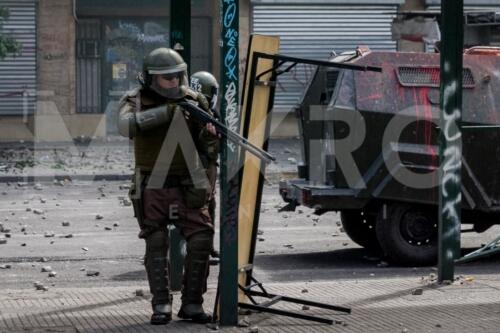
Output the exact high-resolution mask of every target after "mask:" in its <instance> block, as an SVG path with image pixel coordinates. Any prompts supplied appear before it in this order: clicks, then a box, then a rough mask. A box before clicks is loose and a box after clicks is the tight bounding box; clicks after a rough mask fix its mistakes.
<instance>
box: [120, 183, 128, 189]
mask: <svg viewBox="0 0 500 333" xmlns="http://www.w3.org/2000/svg"><path fill="white" fill-rule="evenodd" d="M119 188H120V190H130V184H122V185H120V187H119Z"/></svg>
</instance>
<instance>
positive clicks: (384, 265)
mask: <svg viewBox="0 0 500 333" xmlns="http://www.w3.org/2000/svg"><path fill="white" fill-rule="evenodd" d="M388 266H389V263H387V262H385V261H381V262H379V263H378V264H377V267H378V268H385V267H388Z"/></svg>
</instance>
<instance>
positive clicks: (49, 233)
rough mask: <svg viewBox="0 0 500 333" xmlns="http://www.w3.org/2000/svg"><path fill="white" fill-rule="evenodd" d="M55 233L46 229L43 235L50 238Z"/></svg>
mask: <svg viewBox="0 0 500 333" xmlns="http://www.w3.org/2000/svg"><path fill="white" fill-rule="evenodd" d="M55 235H56V234H55V233H54V232H53V231H46V232H45V234H44V235H43V236H44V237H46V238H51V237H54V236H55Z"/></svg>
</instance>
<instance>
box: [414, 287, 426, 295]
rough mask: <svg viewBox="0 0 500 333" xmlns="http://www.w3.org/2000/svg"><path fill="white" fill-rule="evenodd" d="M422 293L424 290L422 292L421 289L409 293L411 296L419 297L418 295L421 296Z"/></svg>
mask: <svg viewBox="0 0 500 333" xmlns="http://www.w3.org/2000/svg"><path fill="white" fill-rule="evenodd" d="M423 293H424V290H423V289H422V288H417V289H413V290H412V291H411V294H412V295H413V296H420V295H422V294H423Z"/></svg>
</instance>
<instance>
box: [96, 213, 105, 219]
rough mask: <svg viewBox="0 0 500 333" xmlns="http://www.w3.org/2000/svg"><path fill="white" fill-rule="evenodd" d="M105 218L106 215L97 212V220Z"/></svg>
mask: <svg viewBox="0 0 500 333" xmlns="http://www.w3.org/2000/svg"><path fill="white" fill-rule="evenodd" d="M103 218H104V216H102V215H101V214H97V215H96V216H95V219H96V220H102V219H103Z"/></svg>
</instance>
